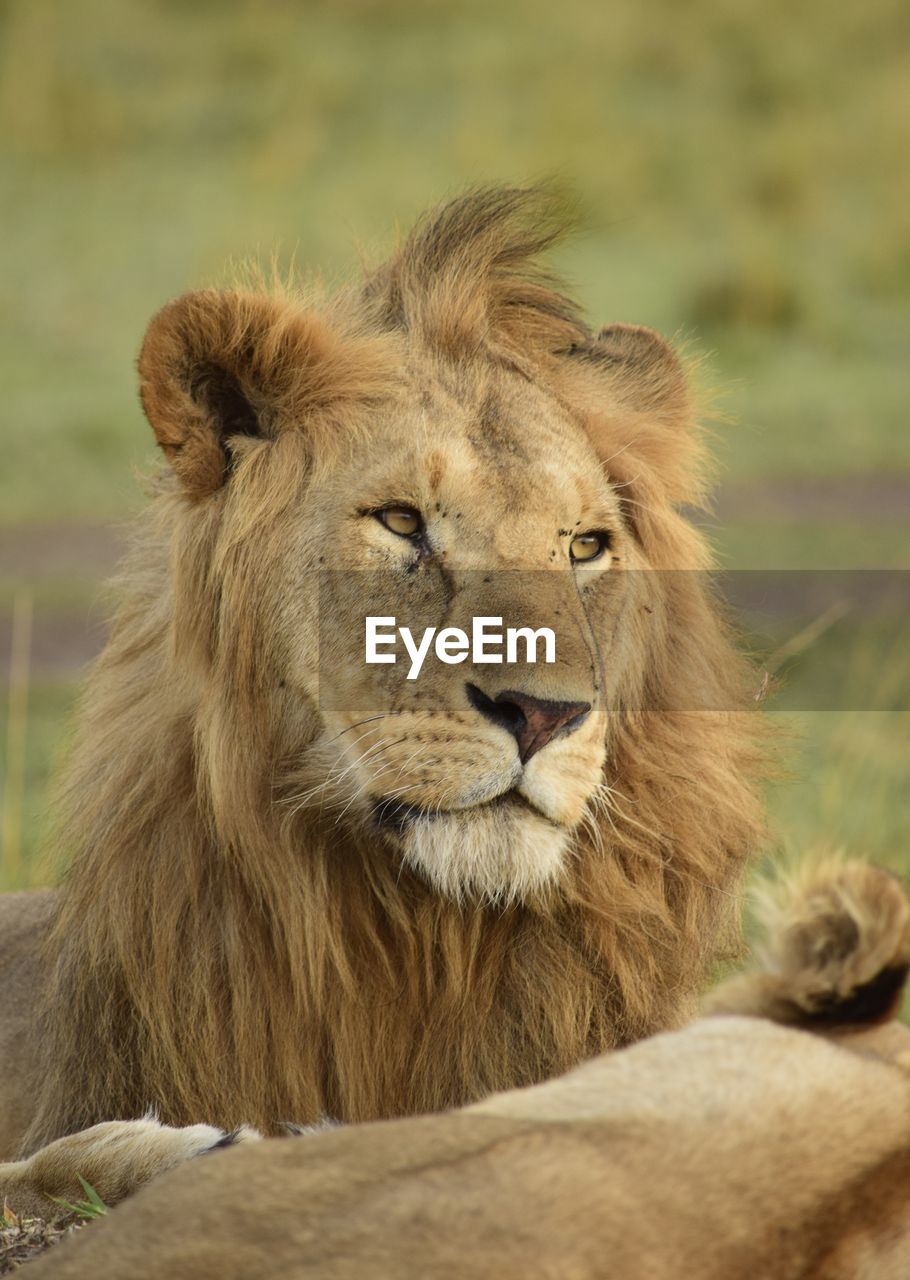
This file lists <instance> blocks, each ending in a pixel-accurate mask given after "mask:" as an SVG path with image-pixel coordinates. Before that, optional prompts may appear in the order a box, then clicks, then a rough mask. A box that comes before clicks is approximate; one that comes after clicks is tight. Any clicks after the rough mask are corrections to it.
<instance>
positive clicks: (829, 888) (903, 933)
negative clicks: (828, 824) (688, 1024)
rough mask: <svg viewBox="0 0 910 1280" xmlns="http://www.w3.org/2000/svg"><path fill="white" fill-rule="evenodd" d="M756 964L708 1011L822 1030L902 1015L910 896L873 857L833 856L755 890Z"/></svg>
mask: <svg viewBox="0 0 910 1280" xmlns="http://www.w3.org/2000/svg"><path fill="white" fill-rule="evenodd" d="M756 898H757V906H758V916H759V919H760V921H761V923H762V924H763V925H764V928H765V933H766V941H765V943H764V945H763V946H762V947H760V948H759V949H758V962H759V967H758V970H757V971H756V972H754V973H752V974H749V975H745V976H744V977H741V978H734V979H732V980H731V982H729V983H727V984H725V985H724V986H722V987H721V988H719V989H718V990H717V991H716V992H715V993H713V994H712V996H711V997H709V1000H708V1011H709V1012H716V1013H724V1012H725V1013H730V1012H742V1013H748V1014H754V1015H756V1016H759V1017H767V1018H772V1019H774V1020H775V1021H778V1022H786V1023H791V1024H792V1023H797V1024H801V1025H803V1026H806V1027H809V1028H811V1027H817V1028H818V1029H820V1030H821V1029H824V1028H826V1027H833V1026H847V1025H856V1024H863V1023H878V1022H883V1021H886V1020H887V1019H888V1018H890V1017H893V1016H894V1014H895V1013H896V1012H897V1010H898V1008H899V1006H900V1001H901V997H902V994H903V989H904V984H905V982H906V980H907V974H908V970H910V900H908V898H907V894H906V892H905V891H904V888H903V886H902V885H901V883H900V881H899V880H898V879H897V878H896V877H895V876H893V875H891V874H890V873H889V872H887V871H883V870H881V869H880V868H878V867H872V866H869V865H868V864H867V863H864V862H860V861H855V860H850V861H843V860H840V859H835V858H827V859H825V860H824V861H823V862H815V863H810V864H808V865H806V866H804V867H801V868H799V869H798V870H797V871H796V872H795V874H794V875H792V876H789V877H786V878H782V879H781V881H779V882H778V883H777V884H775V885H772V886H766V887H765V888H763V889H762V890H760V891H759V892H758V893H757V895H756Z"/></svg>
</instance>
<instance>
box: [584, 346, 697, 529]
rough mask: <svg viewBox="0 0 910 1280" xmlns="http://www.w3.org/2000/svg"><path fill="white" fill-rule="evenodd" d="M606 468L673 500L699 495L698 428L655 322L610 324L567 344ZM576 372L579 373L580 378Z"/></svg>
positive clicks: (675, 360)
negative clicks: (587, 337) (582, 340)
mask: <svg viewBox="0 0 910 1280" xmlns="http://www.w3.org/2000/svg"><path fill="white" fill-rule="evenodd" d="M569 355H570V357H571V365H572V367H573V368H574V370H575V373H576V377H575V379H574V381H575V382H576V384H578V382H579V381H581V382H583V384H584V389H583V390H582V388H581V387H579V390H580V391H581V392H582V396H583V402H584V407H585V408H586V409H587V413H586V419H587V423H588V431H589V434H590V435H591V437H592V441H593V443H594V446H595V448H596V449H597V452H598V453H599V454H600V456H601V458H602V460H603V462H604V465H605V467H606V469H607V472H608V474H609V475H611V476H612V477H614V478H618V479H619V480H621V481H622V482H624V483H628V484H633V485H634V484H635V483H638V484H639V486H640V487H641V488H642V489H646V490H648V491H649V499H650V498H651V497H656V496H657V491H658V490H659V491H660V493H661V494H662V495H663V497H664V498H666V499H667V500H668V501H669V502H671V503H679V502H692V501H698V499H699V497H700V492H701V486H702V475H701V470H702V467H701V463H702V446H701V433H700V431H699V429H698V427H697V424H696V422H695V413H694V407H693V404H692V398H691V396H690V393H689V386H688V382H687V379H686V373H685V369H684V367H683V364H682V362H681V360H680V359H679V357H678V356H677V354H676V352H675V351H674V350H673V348H672V347H671V346H670V344H669V343H668V342H666V341H665V340H664V339H663V338H662V337H661V336H660V334H658V333H655V332H654V330H653V329H646V328H644V327H642V326H639V325H626V324H614V325H610V326H608V327H607V328H605V329H601V330H600V332H599V333H598V334H597V336H596V337H594V338H591V339H590V340H589V341H588V342H585V343H582V344H578V345H576V346H574V347H573V348H572V350H571V351H570V352H569ZM579 375H583V376H582V377H581V378H580V379H579Z"/></svg>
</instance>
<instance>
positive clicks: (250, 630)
mask: <svg viewBox="0 0 910 1280" xmlns="http://www.w3.org/2000/svg"><path fill="white" fill-rule="evenodd" d="M541 208H542V206H541V198H540V196H539V195H538V194H536V193H534V192H522V191H512V190H507V191H493V192H480V193H471V194H469V195H467V196H465V197H462V198H461V199H459V200H456V201H454V202H453V203H451V204H449V205H447V206H445V207H444V208H443V209H442V210H441V211H439V212H437V213H436V214H435V215H433V216H431V217H430V218H429V219H427V220H426V221H425V222H423V223H422V224H421V225H420V226H419V227H418V229H417V230H416V232H415V233H414V234H413V235H412V237H411V238H410V239H409V240H408V241H407V242H406V244H405V245H404V246H403V247H402V249H401V250H400V251H399V253H398V254H397V255H396V256H395V257H394V258H393V259H392V260H391V261H390V262H389V263H388V264H386V265H385V266H384V267H382V268H380V269H379V270H378V271H376V272H375V273H374V274H373V275H372V276H370V277H369V278H368V280H367V281H366V284H365V285H363V286H361V287H358V288H357V289H356V290H355V289H352V290H350V291H349V292H347V293H345V294H342V295H339V297H337V298H336V299H334V300H332V301H330V302H329V303H326V304H324V305H323V306H321V307H320V308H316V307H315V306H314V305H313V304H312V303H311V302H310V301H307V300H305V299H303V298H300V297H297V296H296V295H293V294H286V295H283V296H281V297H278V298H272V299H267V298H266V297H265V296H260V295H257V294H254V293H252V292H247V293H237V294H219V293H216V292H214V291H210V292H206V293H203V294H199V295H194V300H193V302H192V305H190V306H183V307H182V309H179V308H180V307H181V304H180V303H179V302H178V303H176V304H172V306H173V307H176V308H178V309H179V310H178V312H173V311H171V312H169V311H168V309H165V312H164V313H162V315H161V316H159V317H158V318H157V319H156V320H155V321H154V322H153V324H152V327H151V329H150V332H149V335H148V337H147V339H146V344H145V347H144V349H143V353H142V357H141V360H140V374H141V377H142V381H143V395H144V400H145V404H146V408H147V411H148V413H149V416H150V418H151V419H152V421H153V422H154V424H155V428H156V432H157V434H158V439H159V443H160V444H161V446H162V448H163V449H164V452H165V453H166V455H167V456H168V459H169V461H170V462H171V463H172V468H171V469H170V470H168V471H167V472H166V473H165V474H164V475H163V476H162V477H161V478H160V479H159V480H158V482H157V485H156V493H155V495H154V498H153V501H152V504H151V509H150V512H149V513H148V515H147V517H146V519H145V521H144V523H143V525H142V527H141V529H140V530H139V531H138V532H137V535H136V540H135V545H134V547H133V550H132V552H131V554H130V556H129V559H128V561H127V564H126V566H125V569H124V571H123V574H122V578H121V581H120V584H119V590H120V593H121V596H122V604H121V605H120V607H119V610H118V612H117V615H116V618H115V621H114V624H113V629H112V633H111V637H110V640H109V643H108V645H107V648H106V650H105V652H104V653H103V655H102V657H101V658H100V660H99V662H98V664H97V666H96V667H95V669H94V671H93V672H92V674H91V676H90V679H89V683H88V688H87V691H86V694H85V697H84V699H83V701H82V705H81V709H80V713H79V729H78V734H77V739H76V742H75V746H74V749H73V753H72V759H71V763H70V766H69V769H68V773H67V777H66V779H65V785H64V791H63V798H62V812H63V823H62V831H61V841H62V845H63V847H64V848H65V849H66V850H67V852H68V854H70V855H72V863H71V866H70V869H69V871H68V873H67V876H66V880H65V884H64V888H63V892H62V897H61V905H60V908H59V913H58V916H57V920H56V923H55V927H54V931H53V935H52V938H51V941H50V958H51V962H52V965H53V981H52V984H51V988H50V990H49V992H48V1000H47V1009H46V1017H45V1022H44V1033H43V1037H44V1038H43V1040H42V1052H41V1056H42V1064H43V1071H44V1074H43V1079H42V1082H41V1087H40V1106H39V1114H38V1117H37V1119H36V1121H35V1123H34V1125H33V1127H32V1130H31V1133H30V1134H29V1138H28V1144H27V1145H28V1147H29V1148H35V1147H37V1146H38V1145H40V1144H41V1143H42V1142H45V1141H47V1140H49V1139H51V1138H54V1137H57V1136H59V1135H60V1134H62V1133H65V1132H69V1131H73V1130H77V1129H79V1128H81V1127H84V1126H86V1125H88V1124H91V1123H94V1122H95V1121H98V1120H100V1119H112V1118H118V1117H123V1118H128V1117H134V1116H137V1115H140V1114H142V1113H143V1112H145V1111H146V1110H147V1108H148V1107H150V1106H153V1107H155V1108H156V1109H157V1112H158V1114H159V1116H160V1118H161V1119H162V1120H164V1121H166V1122H168V1123H173V1124H180V1123H188V1122H197V1121H203V1120H204V1121H207V1122H211V1123H214V1124H218V1125H220V1126H222V1127H225V1128H230V1127H232V1126H234V1125H236V1124H240V1123H252V1124H255V1125H257V1126H259V1127H260V1128H261V1129H263V1130H266V1131H269V1130H274V1128H275V1126H276V1125H277V1124H279V1123H280V1122H281V1121H285V1120H294V1121H299V1122H305V1121H310V1120H315V1119H318V1118H319V1117H320V1116H322V1115H325V1114H328V1115H331V1116H335V1117H338V1118H339V1119H342V1120H345V1121H357V1120H367V1119H373V1118H376V1117H382V1116H393V1115H402V1114H408V1113H414V1112H421V1111H427V1110H434V1109H440V1108H444V1107H448V1106H453V1105H457V1104H460V1103H463V1102H465V1101H467V1100H470V1099H475V1098H478V1097H480V1096H482V1095H484V1094H486V1093H487V1092H489V1091H491V1090H497V1089H503V1088H508V1087H512V1086H515V1085H520V1084H525V1083H531V1082H534V1081H537V1080H540V1079H542V1078H544V1077H547V1076H550V1075H554V1074H557V1073H559V1072H561V1071H564V1070H565V1069H567V1068H568V1067H570V1066H571V1065H572V1064H574V1063H575V1062H577V1061H579V1060H580V1059H582V1058H585V1057H588V1056H590V1055H592V1054H595V1053H597V1052H600V1051H602V1050H604V1049H606V1048H609V1047H611V1046H615V1045H620V1044H624V1043H627V1042H629V1041H631V1040H634V1039H636V1038H638V1037H641V1036H643V1035H646V1034H648V1033H650V1032H653V1031H655V1030H657V1029H659V1028H662V1027H666V1026H670V1025H675V1024H678V1023H679V1022H681V1021H682V1020H684V1019H685V1018H686V1017H687V1016H688V1015H689V1014H690V1012H691V1007H692V999H693V997H694V994H695V993H696V991H697V989H698V987H699V985H700V984H701V982H702V980H703V978H704V975H705V971H706V967H707V966H708V965H709V964H711V963H712V962H713V961H714V960H715V959H716V958H717V956H718V955H719V954H721V953H723V952H724V951H728V950H730V949H731V948H735V946H736V943H737V935H736V923H735V922H736V917H737V914H738V913H737V896H736V892H737V885H738V882H739V879H740V875H741V872H742V869H743V867H744V864H745V861H746V859H747V857H748V856H749V854H750V853H751V852H752V851H753V849H754V848H755V846H756V844H757V842H758V840H759V838H760V834H761V816H760V808H759V805H758V801H757V799H756V794H755V787H756V782H757V779H758V777H759V774H760V771H761V767H762V766H761V758H760V753H759V750H758V748H757V746H756V728H757V726H756V721H757V716H756V715H755V713H747V712H742V713H740V712H735V711H731V710H729V708H731V707H734V706H738V705H741V704H742V690H743V687H744V682H745V680H746V679H747V671H746V668H745V667H744V664H743V662H742V660H741V658H740V657H739V656H738V655H737V653H736V651H735V648H734V646H733V643H732V641H731V638H730V636H729V634H728V632H727V629H726V626H725V624H724V622H723V620H722V618H721V617H720V613H719V610H718V609H717V607H716V605H715V604H714V602H713V601H712V600H711V599H710V596H709V595H708V594H707V592H706V589H705V587H704V584H703V582H702V581H701V578H702V575H700V574H685V573H682V574H668V575H666V576H665V585H664V586H663V587H662V588H661V589H662V590H663V591H664V592H665V594H666V604H667V609H666V616H667V617H669V618H672V624H671V625H670V626H669V627H667V628H665V629H663V630H662V629H661V628H659V627H654V628H651V629H648V630H646V629H645V628H642V629H641V632H640V635H638V636H637V637H636V638H635V643H637V644H638V646H639V652H640V663H639V669H638V673H637V680H638V684H639V688H638V690H636V691H630V700H629V708H628V709H627V710H625V711H620V712H619V713H617V715H616V716H615V717H614V720H613V727H612V729H611V735H610V740H609V743H608V762H607V767H606V773H605V783H606V784H608V786H605V787H604V789H603V793H602V795H601V797H600V798H599V808H598V809H597V810H596V811H595V812H594V813H593V814H592V816H591V820H590V822H589V823H588V824H587V825H586V826H585V827H584V828H583V829H582V830H581V832H580V834H579V836H578V838H577V847H576V849H575V851H574V852H573V856H572V859H571V863H570V869H569V872H568V875H567V877H566V880H565V882H564V883H563V884H561V885H560V887H559V888H558V889H556V890H552V891H550V892H548V893H547V894H545V895H541V896H540V897H539V898H538V899H537V900H534V901H530V902H524V903H511V904H509V905H503V904H489V903H482V902H462V903H457V902H454V901H451V900H449V899H445V898H442V897H440V896H439V895H438V894H436V893H435V892H433V890H431V889H430V888H429V887H428V886H427V885H426V884H425V883H424V882H423V881H421V880H420V879H418V878H417V877H416V876H414V875H412V874H410V873H409V872H408V871H407V870H402V869H401V867H400V866H398V865H397V864H396V863H395V862H394V861H393V860H392V859H391V858H390V857H389V855H388V853H387V852H386V851H384V850H383V848H382V847H380V846H379V845H378V844H377V843H376V842H375V840H373V839H370V838H368V837H367V836H366V835H365V834H364V833H362V832H359V831H358V830H357V829H356V828H352V829H351V830H350V831H345V830H344V828H341V827H338V826H332V825H327V826H324V825H321V824H320V821H319V820H318V819H317V818H316V817H314V815H313V814H312V812H307V811H303V812H300V813H297V814H293V811H292V810H291V809H290V808H289V807H288V806H286V805H285V806H283V805H282V804H281V803H280V801H281V799H282V797H283V796H284V795H285V794H287V793H288V792H289V790H290V789H291V775H292V772H293V761H294V759H295V756H296V755H297V754H298V753H299V751H300V749H301V745H302V744H305V743H306V741H307V740H308V737H311V736H312V734H313V732H314V729H315V722H314V719H313V716H314V714H315V713H314V712H313V711H311V710H310V711H307V710H306V709H301V708H300V707H299V706H298V705H295V704H294V703H293V702H292V701H291V699H290V697H289V695H288V694H287V693H286V691H284V690H283V689H282V688H281V687H280V681H279V679H278V673H279V658H280V655H279V653H278V652H277V651H276V647H275V645H274V644H270V635H271V634H272V630H273V627H272V622H271V619H272V616H273V611H274V607H275V605H274V602H275V600H276V598H277V595H278V593H280V592H282V591H284V590H286V589H287V585H286V584H285V583H283V582H282V581H281V580H280V578H279V577H278V570H277V568H276V566H277V565H278V564H280V563H281V557H280V556H278V555H276V554H275V552H276V548H277V547H278V545H279V544H280V542H281V540H282V538H283V536H284V534H285V531H286V528H287V525H288V522H289V521H290V519H291V517H292V513H293V511H294V510H295V509H299V506H300V504H302V503H304V502H305V501H306V495H307V492H308V489H309V487H310V486H311V485H313V484H314V483H315V480H314V477H318V474H319V467H320V465H321V459H324V458H325V457H326V456H327V455H328V453H329V452H330V451H331V450H333V449H356V447H357V440H358V438H360V436H359V434H358V433H362V432H363V431H365V430H367V429H368V426H365V425H364V424H365V423H367V422H368V419H369V416H370V412H371V411H372V409H373V408H375V412H376V413H377V414H378V415H380V416H381V404H382V398H383V395H384V393H385V392H384V389H387V388H388V387H391V386H392V385H393V384H394V383H395V380H396V379H397V378H398V377H399V372H398V371H399V368H400V364H401V361H402V359H403V357H404V355H405V354H406V353H407V352H408V351H409V350H412V349H414V348H415V347H418V348H420V349H427V350H429V349H431V350H433V351H434V352H435V353H436V354H437V355H438V356H439V357H440V358H444V359H445V360H448V361H451V362H453V363H456V364H459V365H460V366H461V367H462V368H467V367H469V366H470V365H471V362H475V363H476V362H478V361H480V362H482V361H487V360H490V361H494V362H495V361H506V362H508V363H510V364H511V365H512V366H514V367H515V368H519V369H521V370H522V371H523V372H524V375H525V376H527V377H532V378H539V379H543V380H546V381H547V382H548V385H550V386H551V387H552V388H553V389H554V391H555V393H556V394H557V395H559V396H560V397H561V399H562V400H563V401H564V402H565V403H566V404H568V405H569V406H570V407H571V409H572V412H573V413H575V414H576V415H578V416H580V417H581V418H582V419H583V420H584V421H585V422H586V424H587V426H588V429H589V430H590V431H591V433H592V435H593V437H594V438H596V439H597V441H598V448H599V450H600V451H601V454H602V456H603V457H604V458H611V459H615V462H614V463H612V464H611V474H615V475H617V476H619V478H620V479H621V481H622V483H623V484H624V485H625V488H624V489H622V490H621V492H623V494H624V497H625V501H626V503H627V511H628V513H629V517H630V521H631V523H632V524H633V525H634V528H635V529H636V532H637V537H638V538H639V540H640V543H641V546H642V548H643V549H644V552H645V554H646V555H647V556H648V559H649V562H650V563H651V565H652V566H653V567H655V568H659V569H678V568H701V567H703V566H704V565H705V564H706V563H707V562H708V557H707V552H706V550H705V548H704V546H703V544H702V541H701V538H700V536H699V535H698V534H697V533H696V532H694V531H693V530H692V529H691V528H690V527H689V525H688V524H687V523H685V521H684V520H683V519H682V518H681V516H680V515H679V514H678V513H677V511H676V504H677V503H679V502H681V501H697V500H698V498H699V496H700V493H701V480H700V467H701V446H700V442H699V436H698V432H697V429H696V427H695V426H694V424H693V422H692V421H691V417H690V411H689V410H688V409H687V408H681V407H680V397H679V394H671V392H672V391H673V390H674V387H673V386H671V384H673V381H674V379H677V378H678V374H677V372H676V370H677V365H676V363H675V359H674V358H673V357H672V356H671V355H670V353H669V351H668V350H667V353H666V356H664V355H663V354H662V352H661V349H660V348H659V347H658V348H655V345H654V342H653V335H652V340H651V341H647V340H643V339H640V338H639V339H637V338H636V337H635V331H630V330H626V329H622V330H618V329H612V330H611V329H608V330H605V331H603V332H602V333H601V334H599V335H595V334H593V333H591V332H590V331H589V330H588V329H587V328H586V327H585V326H584V325H583V323H582V321H581V319H580V318H579V315H578V312H577V310H576V308H575V307H574V305H573V304H572V303H570V302H568V301H567V300H566V299H565V298H564V297H563V296H562V295H561V294H560V293H559V292H558V291H557V290H556V289H555V288H554V287H553V286H552V284H551V283H550V282H549V281H548V280H547V278H546V277H544V276H542V275H541V274H540V273H539V272H538V270H537V269H536V268H535V267H534V265H533V260H534V257H535V255H536V254H537V253H538V251H540V250H541V249H543V248H545V247H547V246H548V245H549V244H550V243H551V242H552V241H553V240H554V239H555V238H556V232H555V230H554V228H553V227H552V225H551V224H550V223H549V222H547V221H546V220H545V219H543V215H542V213H541ZM541 226H543V227H544V229H543V230H540V228H541ZM184 302H185V300H184ZM175 325H178V326H179V331H180V334H181V337H180V341H175V339H174V333H175ZM188 346H189V347H190V348H192V349H193V351H194V352H195V353H197V360H196V367H197V368H198V367H199V365H200V363H201V364H202V365H203V366H204V364H205V357H206V353H211V366H210V369H209V371H208V372H207V374H206V378H207V382H206V390H205V393H204V394H201V395H200V394H199V387H198V386H197V387H195V388H190V386H189V384H188V378H189V377H190V374H189V372H188V370H187V368H186V367H185V365H184V362H185V352H186V350H187V347H188ZM642 362H644V363H645V364H648V362H650V367H649V368H648V369H647V370H646V374H647V376H646V377H645V378H644V382H643V381H642V377H641V373H642V369H641V366H642ZM162 387H164V388H165V390H164V391H162V390H161V388H162ZM611 388H612V391H611ZM675 390H676V391H677V392H678V391H679V388H678V387H676V388H675ZM191 391H193V392H194V393H195V394H192V395H191ZM181 397H182V398H181ZM605 400H606V401H607V402H609V403H611V404H612V410H611V412H609V413H607V412H606V411H605V410H604V408H603V405H604V402H605ZM376 406H378V407H376ZM215 408H217V410H218V420H219V421H220V422H222V423H223V422H225V421H229V422H231V423H233V424H234V425H233V427H232V430H231V432H230V436H229V438H225V437H224V434H223V433H222V435H221V437H219V436H218V434H217V432H215V431H214V429H213V426H212V420H211V419H212V415H213V414H214V412H215ZM181 422H182V423H183V427H182V429H180V430H178V429H177V426H178V425H179V424H180V423H181ZM304 422H305V424H306V426H305V429H304V427H303V426H302V425H301V424H303V423H304ZM172 428H173V429H172ZM228 474H229V479H228V480H227V482H226V483H225V477H226V476H227V475H228ZM632 693H634V694H635V695H637V696H632ZM640 697H643V698H644V701H643V702H642V701H640V700H639V698H640ZM651 698H653V699H654V701H653V702H650V701H649V699H651ZM693 699H694V700H693ZM643 705H645V706H659V707H660V709H659V710H642V709H641V708H642V706H643ZM694 705H699V706H704V707H717V708H720V709H718V710H716V711H711V710H701V711H693V710H690V709H689V708H691V707H692V706H694ZM608 788H609V789H608ZM289 814H291V815H292V816H289Z"/></svg>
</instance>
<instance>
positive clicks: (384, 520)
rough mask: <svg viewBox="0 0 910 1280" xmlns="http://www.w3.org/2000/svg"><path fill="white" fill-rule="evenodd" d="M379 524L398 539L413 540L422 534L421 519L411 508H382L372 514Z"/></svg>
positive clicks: (417, 512) (418, 513)
mask: <svg viewBox="0 0 910 1280" xmlns="http://www.w3.org/2000/svg"><path fill="white" fill-rule="evenodd" d="M373 514H374V515H375V516H376V519H377V520H378V521H379V523H380V524H384V525H385V527H386V528H387V529H388V530H389V532H390V533H397V534H398V536H399V537H400V538H415V537H416V536H417V535H418V534H419V533H422V532H423V519H422V518H421V515H420V512H419V511H415V510H414V508H413V507H383V508H382V510H381V511H375V512H374V513H373Z"/></svg>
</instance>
